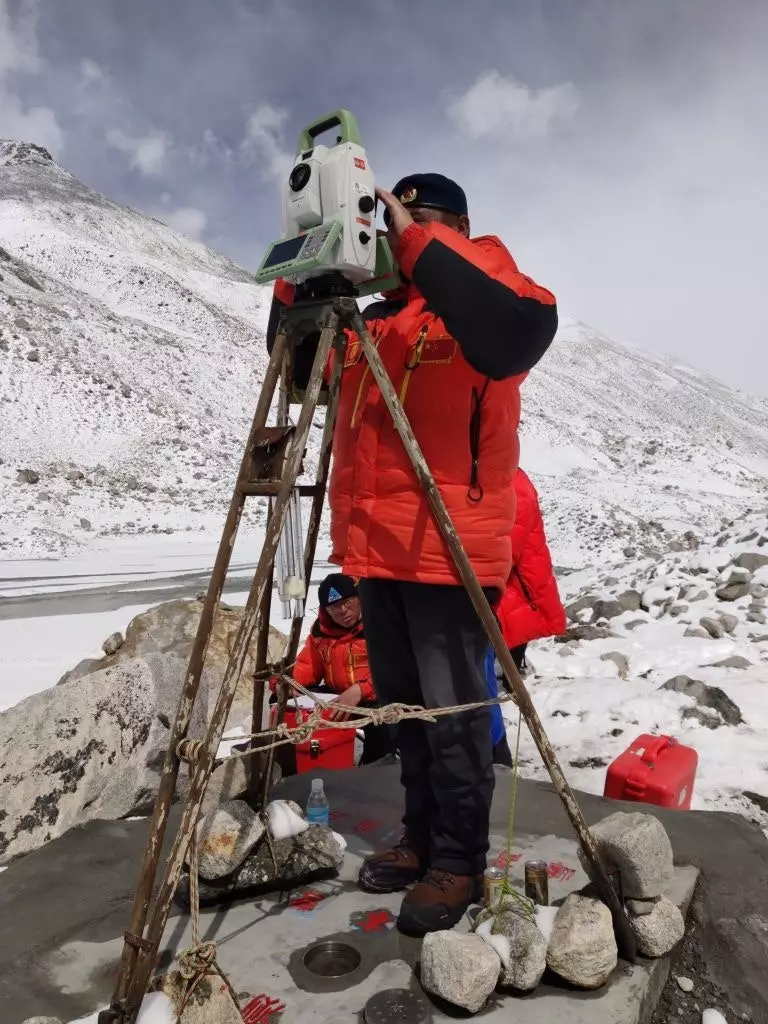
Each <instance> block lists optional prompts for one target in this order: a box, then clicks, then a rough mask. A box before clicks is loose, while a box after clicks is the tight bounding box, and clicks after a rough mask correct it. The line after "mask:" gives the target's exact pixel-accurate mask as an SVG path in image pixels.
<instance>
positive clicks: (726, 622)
mask: <svg viewBox="0 0 768 1024" xmlns="http://www.w3.org/2000/svg"><path fill="white" fill-rule="evenodd" d="M718 618H719V619H720V621H721V622H722V624H723V629H724V630H725V632H726V633H732V632H733V631H734V629H736V627H737V626H738V624H739V619H738V616H737V615H731V614H730V613H729V612H721V613H720V615H718Z"/></svg>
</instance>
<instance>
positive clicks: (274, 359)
mask: <svg viewBox="0 0 768 1024" xmlns="http://www.w3.org/2000/svg"><path fill="white" fill-rule="evenodd" d="M286 344H287V339H286V335H285V332H284V331H283V332H281V333H280V334H278V337H277V338H276V339H275V346H274V349H273V351H272V356H271V358H270V360H269V365H268V366H267V371H266V374H265V376H264V383H263V385H262V389H261V393H260V395H259V400H258V402H257V405H256V411H255V413H254V417H253V423H252V424H251V430H250V434H249V436H248V441H247V442H246V445H245V449H244V454H243V460H242V463H241V466H240V471H239V473H238V480H239V479H240V477H241V476H242V474H243V472H244V468H245V465H246V460H247V458H248V452H249V450H250V447H251V445H252V443H253V440H254V438H255V436H256V434H257V433H258V431H259V430H260V429H261V428H262V427H263V426H264V424H265V423H266V421H267V416H268V415H269V407H270V404H271V402H272V396H273V394H274V392H275V387H276V385H277V380H278V377H279V374H280V367H281V365H282V361H283V353H284V351H285V347H286ZM244 504H245V498H244V496H243V495H242V494H241V493H240V490H239V488H238V487H237V486H236V487H235V491H234V493H233V495H232V500H231V502H230V506H229V512H228V513H227V518H226V521H225V524H224V530H223V533H222V537H221V541H220V543H219V549H218V551H217V553H216V561H215V562H214V565H213V571H212V573H211V579H210V582H209V584H208V591H207V593H206V595H205V602H204V604H203V609H202V612H201V614H200V622H199V624H198V627H197V634H196V636H195V642H194V644H193V646H192V651H191V653H190V658H189V665H188V667H187V674H186V677H185V680H184V686H183V688H182V691H181V695H180V697H179V704H178V708H177V711H176V719H175V721H174V723H173V727H172V729H171V734H170V738H169V742H168V749H167V751H166V754H165V762H164V764H163V771H162V775H161V777H160V785H159V787H158V792H157V798H156V800H155V808H154V811H153V814H152V821H151V823H150V826H149V835H148V838H147V845H146V847H145V849H144V855H143V859H142V863H141V870H140V873H139V883H138V887H137V890H136V895H135V897H134V903H133V908H132V910H131V922H130V925H129V929H128V933H127V934H128V935H130V936H131V937H132V939H133V940H136V939H138V940H139V943H136V944H134V943H132V942H131V941H129V940H126V942H125V944H124V945H123V952H122V957H121V961H120V968H119V974H118V980H117V985H116V988H115V992H114V995H113V997H112V1003H111V1006H110V1009H109V1010H106V1011H103V1016H104V1020H103V1021H102V1020H100V1022H99V1024H110V1021H114V1020H120V1019H121V1017H122V1015H123V1009H122V1008H123V1005H124V1002H125V997H126V995H127V992H128V986H129V980H130V976H131V974H132V972H133V970H134V966H135V963H136V957H137V945H140V944H141V938H142V935H143V933H144V925H145V923H146V919H147V910H148V909H149V903H150V900H151V898H152V889H153V887H154V884H155V876H156V874H157V865H158V862H159V860H160V853H161V850H162V846H163V839H164V837H165V826H166V824H167V821H168V812H169V810H170V807H171V803H172V801H173V795H174V792H175V790H176V780H177V778H178V774H179V759H178V757H177V756H176V750H177V748H178V745H179V743H180V741H181V740H183V739H184V738H185V737H186V735H187V730H188V729H189V723H190V719H191V716H192V709H193V707H194V703H195V698H196V697H197V691H198V688H199V686H200V677H201V675H202V671H203V664H204V662H205V655H206V652H207V650H208V643H209V641H210V637H211V629H212V627H213V619H214V615H215V612H216V608H217V606H218V603H219V601H220V599H221V592H222V590H223V588H224V581H225V579H226V575H227V569H228V568H229V563H230V560H231V557H232V549H233V547H234V542H235V537H236V536H237V530H238V527H239V525H240V518H241V516H242V512H243V506H244Z"/></svg>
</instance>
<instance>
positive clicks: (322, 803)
mask: <svg viewBox="0 0 768 1024" xmlns="http://www.w3.org/2000/svg"><path fill="white" fill-rule="evenodd" d="M330 815H331V809H330V807H329V805H328V797H327V796H326V795H325V790H324V789H323V780H322V779H312V791H311V792H310V794H309V800H307V821H308V822H309V824H310V825H328V824H330Z"/></svg>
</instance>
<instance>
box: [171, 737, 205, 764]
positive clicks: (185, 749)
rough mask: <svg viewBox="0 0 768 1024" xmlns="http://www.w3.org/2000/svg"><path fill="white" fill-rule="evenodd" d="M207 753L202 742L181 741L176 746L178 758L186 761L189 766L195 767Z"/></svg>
mask: <svg viewBox="0 0 768 1024" xmlns="http://www.w3.org/2000/svg"><path fill="white" fill-rule="evenodd" d="M204 751H205V743H203V741H202V740H190V739H184V740H179V742H178V743H177V744H176V757H178V759H179V760H180V761H185V762H186V763H187V764H188V765H190V766H194V765H196V764H197V762H198V761H199V760H200V759H201V757H202V755H203V753H204Z"/></svg>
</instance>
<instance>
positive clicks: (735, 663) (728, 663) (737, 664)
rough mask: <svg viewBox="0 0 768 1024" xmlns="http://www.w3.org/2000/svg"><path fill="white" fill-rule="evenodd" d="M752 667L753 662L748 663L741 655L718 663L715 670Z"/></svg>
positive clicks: (732, 656)
mask: <svg viewBox="0 0 768 1024" xmlns="http://www.w3.org/2000/svg"><path fill="white" fill-rule="evenodd" d="M751 665H752V662H751V661H747V659H746V658H742V656H741V655H740V654H732V655H731V656H730V658H724V659H723V660H722V661H716V662H715V663H714V666H713V667H714V668H750V666H751Z"/></svg>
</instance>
